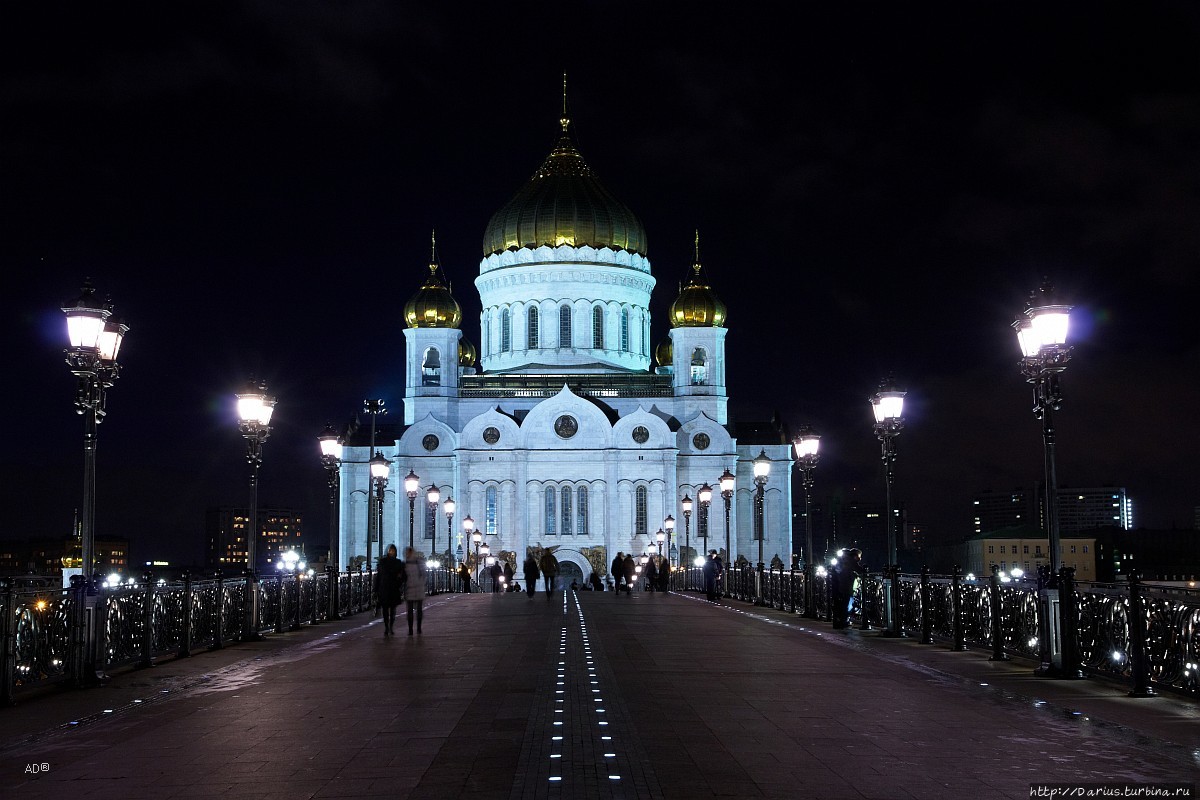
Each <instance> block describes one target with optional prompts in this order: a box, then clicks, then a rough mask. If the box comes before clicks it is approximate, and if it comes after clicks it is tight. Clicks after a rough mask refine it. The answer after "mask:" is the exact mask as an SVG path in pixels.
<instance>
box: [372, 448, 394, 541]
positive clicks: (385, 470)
mask: <svg viewBox="0 0 1200 800" xmlns="http://www.w3.org/2000/svg"><path fill="white" fill-rule="evenodd" d="M370 465H371V485H372V486H373V487H375V492H374V494H373V495H372V496H371V502H372V503H373V504H374V507H373V509H372V512H371V523H372V527H373V528H374V529H375V540H376V541H377V542H378V545H377V547H378V554H377V555H376V556H375V558H376V563H378V562H379V561H382V560H383V501H384V497H385V495H384V492H383V490H384V489H386V488H387V485H388V475H389V474H390V473H391V468H392V462H391V461H388V460H387V458H386V457H385V456H384V455H383V453H376V454H375V455H374V456H372V457H371V461H370ZM370 556H371V545H370V535H369V534H368V542H367V558H368V560H369V559H370Z"/></svg>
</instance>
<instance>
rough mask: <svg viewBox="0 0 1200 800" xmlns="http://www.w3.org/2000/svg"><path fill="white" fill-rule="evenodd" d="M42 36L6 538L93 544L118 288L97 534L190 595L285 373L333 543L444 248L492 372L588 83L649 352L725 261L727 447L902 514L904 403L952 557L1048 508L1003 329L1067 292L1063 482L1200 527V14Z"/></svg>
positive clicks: (240, 24) (309, 482)
mask: <svg viewBox="0 0 1200 800" xmlns="http://www.w3.org/2000/svg"><path fill="white" fill-rule="evenodd" d="M25 5H26V6H32V7H24V8H21V9H20V11H19V12H16V11H14V10H13V9H8V10H6V12H5V20H4V22H3V24H2V25H0V29H2V31H3V32H2V33H0V45H2V46H0V64H2V65H3V66H2V68H0V203H2V206H0V259H2V261H0V275H2V276H3V277H2V278H0V281H2V283H0V286H3V292H2V294H0V297H2V298H3V301H4V305H5V307H6V313H4V314H3V319H4V327H3V332H4V342H5V343H6V345H7V348H6V350H7V352H8V354H9V355H8V359H7V369H6V370H5V372H6V375H7V378H6V380H5V382H4V383H5V386H6V388H5V389H4V391H3V395H2V397H3V399H2V400H0V402H2V403H3V410H4V415H3V419H4V420H5V423H6V428H7V430H8V434H7V436H6V437H5V440H6V441H5V447H4V448H3V451H2V455H0V493H2V494H0V498H2V499H3V515H2V517H0V520H2V521H0V537H3V538H15V539H23V538H28V537H34V536H47V535H66V534H68V533H69V532H70V530H71V522H72V518H73V514H74V511H75V509H76V508H77V506H78V505H79V503H80V499H81V496H82V421H81V419H80V417H78V416H77V415H76V414H75V412H74V409H73V405H72V401H73V396H74V378H73V377H72V376H71V375H70V373H69V371H68V369H67V367H66V365H65V364H64V363H63V356H62V349H63V347H64V344H65V324H64V322H63V315H62V312H61V311H60V307H61V306H62V305H63V304H64V302H66V301H68V300H71V299H73V298H74V297H75V296H76V295H77V294H78V290H79V287H80V285H81V283H82V281H83V279H84V277H87V276H90V277H91V278H92V279H93V281H94V283H95V285H96V286H97V288H98V290H99V292H100V293H101V294H108V295H111V297H112V299H113V301H114V303H115V304H116V306H117V313H118V314H119V315H120V316H122V317H123V318H124V319H125V321H126V322H127V323H128V324H129V326H130V329H131V330H130V333H129V335H128V337H127V339H126V342H125V347H124V349H123V351H122V356H121V364H122V370H123V371H122V376H121V378H120V380H119V381H118V383H117V385H116V386H115V388H114V389H113V390H112V391H111V392H110V394H109V414H108V418H107V420H106V421H105V422H104V424H103V425H102V426H101V429H100V449H99V466H98V468H99V487H98V499H97V523H96V533H97V535H101V536H103V535H127V536H129V537H130V538H131V539H132V540H133V542H134V551H133V557H134V559H135V560H138V561H141V560H146V559H150V558H152V557H153V558H161V557H166V558H170V559H172V560H175V561H180V560H182V561H195V562H198V561H199V560H200V559H201V558H202V555H203V544H204V542H203V526H204V511H205V509H206V508H207V507H210V506H219V505H242V504H245V503H246V502H247V498H248V489H247V483H246V476H247V469H246V467H245V462H244V443H243V441H242V439H241V437H240V435H239V434H238V432H237V428H236V423H235V413H234V406H233V392H234V391H236V390H237V389H239V388H240V387H241V386H242V385H243V384H244V382H245V380H246V379H247V378H248V377H249V376H250V375H256V376H261V377H262V378H264V379H265V380H266V381H267V384H268V386H269V388H270V390H271V391H272V393H274V394H275V395H276V396H277V397H278V406H277V408H276V414H275V425H274V433H273V435H272V437H271V439H270V440H269V441H268V442H267V444H266V446H265V451H264V453H265V455H264V458H265V461H264V466H263V470H262V474H261V481H260V503H261V504H262V505H263V506H269V505H278V506H289V507H296V508H299V509H301V510H304V511H305V512H306V513H307V514H308V517H307V527H308V529H309V536H310V538H311V540H313V541H317V542H321V541H322V539H323V536H324V532H325V531H326V530H327V516H326V514H327V494H326V488H325V478H324V472H323V470H322V469H321V467H320V464H319V462H318V458H317V447H316V440H315V437H316V435H317V434H319V433H320V432H321V431H322V429H323V428H324V426H325V424H326V423H327V422H333V423H335V424H341V423H344V422H345V421H346V420H347V419H349V418H350V417H351V416H352V415H353V414H354V413H355V411H356V410H357V409H358V408H359V407H360V406H361V402H362V400H363V398H365V397H369V396H371V397H375V396H377V397H382V398H384V399H386V400H387V401H388V404H389V406H390V408H391V409H392V413H391V414H390V415H389V417H388V418H387V419H388V420H389V421H392V422H397V421H399V420H400V419H401V406H402V404H401V398H402V395H403V356H404V353H403V336H402V333H401V330H402V327H403V322H402V319H401V312H402V309H403V305H404V302H405V301H406V300H407V299H408V297H409V296H410V295H411V294H412V293H413V292H414V291H415V290H416V288H417V286H418V285H419V282H420V281H421V279H422V277H423V275H424V274H425V272H426V264H427V262H428V257H429V235H430V231H431V229H434V228H436V229H437V236H438V249H439V255H440V259H441V262H442V265H443V267H444V269H445V271H446V274H447V275H448V277H449V278H450V279H451V280H452V281H453V282H454V293H455V296H456V298H457V299H458V301H459V302H460V304H461V305H462V306H463V311H464V324H463V329H464V331H465V332H466V334H467V336H468V337H469V338H470V339H471V340H472V341H473V342H475V344H476V345H478V343H479V298H478V295H477V294H476V292H475V289H474V285H473V283H472V281H473V279H474V277H475V276H476V275H477V274H478V264H479V260H480V257H481V240H482V236H483V231H484V228H485V226H486V225H487V222H488V219H489V218H490V216H491V214H492V213H493V212H494V211H496V210H497V209H498V208H499V207H500V206H501V205H502V204H503V203H504V202H505V201H506V200H507V199H508V198H509V197H511V196H512V194H513V193H515V192H516V190H517V189H518V188H519V187H520V186H521V185H522V184H523V183H524V182H525V181H526V180H527V179H528V177H529V176H530V175H531V174H532V173H533V171H534V169H535V168H536V167H537V166H538V165H539V164H540V163H541V161H542V159H543V158H544V157H545V155H546V154H547V153H548V152H549V149H550V147H551V146H552V144H553V142H554V140H555V138H556V133H557V119H558V116H559V109H560V103H561V81H562V77H561V76H562V73H563V72H564V71H565V72H567V73H568V83H569V111H570V116H571V117H572V119H573V131H574V132H575V135H576V141H577V142H578V145H579V148H580V150H581V152H582V153H583V156H584V158H585V159H586V160H587V161H588V163H589V164H590V165H591V167H592V168H593V170H594V171H595V172H596V173H597V175H598V176H599V177H600V179H601V181H602V182H603V183H604V184H605V185H606V186H607V187H608V188H609V190H611V191H612V193H613V194H614V195H616V196H617V197H618V198H620V199H621V200H622V201H623V202H624V203H626V204H627V205H628V206H629V207H630V208H631V209H632V210H633V211H634V212H635V213H636V214H637V215H638V216H639V217H640V218H641V220H642V222H643V224H644V226H645V228H646V230H647V233H648V238H649V253H648V255H649V258H650V261H651V264H652V268H653V272H654V275H655V276H656V278H657V280H658V288H657V289H656V291H655V294H654V299H653V304H652V313H653V314H654V321H653V338H654V340H655V341H658V340H660V339H661V338H663V337H664V336H665V334H666V331H667V322H666V311H667V308H668V306H669V304H670V302H671V301H672V300H673V299H674V296H675V293H676V287H677V284H678V281H679V280H680V279H682V278H684V277H685V276H686V274H687V271H688V269H689V266H690V264H691V262H692V260H693V259H692V241H693V231H694V230H695V229H697V228H698V229H699V231H700V239H701V260H702V261H703V263H704V266H705V270H706V273H707V275H708V277H709V278H710V280H711V282H712V285H713V287H714V289H715V290H716V291H717V292H718V294H719V295H720V296H721V298H722V299H723V300H724V301H725V302H726V304H727V305H728V308H729V319H728V327H729V337H728V340H727V347H728V354H729V360H730V369H729V392H730V395H731V397H732V398H733V400H732V402H731V414H732V416H734V417H735V418H743V419H761V418H767V417H769V416H770V415H771V414H772V413H773V412H774V411H778V412H779V413H780V414H781V415H782V416H783V418H784V419H785V420H786V421H787V422H788V423H789V424H790V425H792V426H793V427H796V426H798V425H800V424H801V423H804V422H810V423H811V424H812V425H813V426H814V427H816V428H817V429H818V431H819V432H820V433H822V434H823V436H824V438H823V441H822V446H823V456H822V460H821V463H820V465H819V467H818V471H817V474H816V478H817V485H816V489H815V491H816V493H817V495H818V497H823V496H825V495H827V494H832V493H837V494H841V495H843V496H857V497H861V498H863V499H865V500H882V495H883V479H882V468H881V466H880V463H879V460H878V453H879V445H878V442H877V441H876V439H875V438H874V435H873V433H872V429H871V420H872V418H871V413H870V408H869V406H868V403H867V398H868V396H869V395H870V394H871V393H872V392H873V391H874V390H875V388H876V386H877V385H878V383H879V381H880V379H881V378H882V377H884V376H885V375H886V374H888V373H889V372H891V373H894V374H895V376H896V379H897V382H898V383H899V384H901V386H902V387H903V388H906V389H908V390H909V401H910V402H909V404H908V406H907V414H906V417H907V425H906V428H905V430H904V432H903V433H902V434H901V436H900V438H899V440H898V447H899V459H898V461H897V465H896V468H897V479H896V494H897V496H898V498H899V499H901V500H903V501H904V502H906V503H907V505H908V508H909V514H910V518H911V519H912V520H914V521H917V522H921V523H923V524H925V525H926V527H927V529H928V530H929V532H930V535H931V538H933V539H935V540H937V539H953V538H956V537H958V536H961V535H963V534H966V533H968V532H969V527H968V524H969V519H970V499H971V497H972V496H973V495H974V494H975V493H977V492H979V491H980V490H983V489H988V488H991V489H997V490H1002V489H1010V488H1013V487H1016V486H1025V487H1032V485H1033V483H1034V482H1035V481H1036V480H1038V479H1040V478H1041V475H1042V445H1041V433H1040V423H1039V422H1038V421H1037V420H1036V419H1035V418H1034V416H1033V414H1032V413H1031V400H1030V394H1029V387H1028V386H1027V385H1026V384H1025V383H1024V381H1023V378H1022V377H1021V376H1020V374H1019V371H1018V369H1017V360H1018V356H1019V353H1018V350H1017V346H1016V340H1015V336H1014V335H1013V332H1012V330H1011V328H1010V327H1009V326H1010V324H1011V322H1012V319H1013V318H1014V316H1015V315H1016V314H1017V313H1018V312H1019V311H1020V310H1021V308H1022V305H1023V302H1024V300H1025V298H1026V297H1027V295H1028V293H1029V292H1030V290H1032V289H1034V288H1036V287H1037V286H1038V285H1039V283H1040V282H1041V280H1042V277H1043V276H1048V277H1050V279H1051V280H1052V281H1053V282H1054V283H1055V284H1056V285H1057V286H1058V288H1059V291H1060V293H1061V295H1062V296H1063V297H1064V298H1065V299H1066V300H1067V301H1068V302H1071V303H1073V304H1074V305H1075V306H1076V310H1075V312H1074V313H1073V315H1072V323H1073V326H1074V327H1073V343H1074V344H1075V347H1076V349H1075V355H1074V359H1073V360H1072V362H1071V364H1070V366H1069V367H1068V369H1067V372H1066V373H1065V374H1064V376H1063V379H1062V385H1063V392H1064V406H1063V410H1062V412H1061V413H1060V414H1059V415H1058V423H1059V424H1058V453H1059V463H1058V471H1059V482H1060V485H1062V486H1095V485H1103V484H1114V485H1122V486H1125V487H1127V488H1128V490H1129V492H1130V495H1131V496H1132V497H1133V498H1134V501H1135V503H1136V508H1135V513H1136V515H1137V519H1136V521H1137V523H1138V524H1139V525H1144V526H1147V527H1171V526H1172V525H1175V526H1179V527H1190V525H1191V520H1192V508H1193V506H1195V505H1200V486H1198V483H1200V481H1198V479H1197V477H1196V476H1197V471H1196V468H1195V450H1196V444H1197V434H1196V426H1195V409H1197V408H1200V369H1198V367H1200V346H1198V345H1200V336H1198V335H1197V332H1196V331H1197V326H1196V323H1195V312H1194V310H1193V306H1194V305H1195V304H1196V301H1197V298H1200V291H1198V290H1200V286H1198V284H1200V280H1198V277H1197V275H1198V270H1197V253H1198V252H1200V48H1198V47H1197V45H1196V43H1197V41H1200V10H1198V9H1197V7H1195V6H1194V5H1189V4H1184V3H1178V4H1150V3H1140V4H1136V5H1135V6H1128V7H1121V6H1119V5H1117V4H1090V5H1088V6H1079V7H1078V9H1077V10H1072V9H1063V8H1053V7H1050V5H1051V4H1037V5H1034V4H1028V5H1024V4H980V3H966V4H964V3H956V4H952V5H949V4H948V5H944V6H943V5H931V4H907V3H905V4H900V3H854V4H847V3H839V4H821V5H819V6H818V5H812V6H807V5H799V4H779V5H773V4H750V5H745V6H740V7H735V6H722V9H723V13H721V14H720V15H714V16H703V14H705V13H708V12H697V11H696V7H695V6H694V5H686V6H678V5H677V4H671V5H672V6H673V7H675V8H677V9H678V13H683V12H684V11H685V10H686V14H687V15H686V16H677V15H676V14H675V13H671V12H668V11H667V10H665V9H649V8H647V6H648V5H649V4H642V3H621V2H616V3H599V2H585V3H574V4H560V5H559V6H550V5H545V4H542V5H536V6H526V5H523V4H494V5H491V6H489V7H488V9H487V10H486V11H482V12H481V11H479V10H478V9H477V8H474V7H466V6H464V7H455V6H454V5H453V4H413V3H399V2H385V1H384V0H380V1H379V2H366V3H320V2H315V1H314V0H308V1H307V2H305V1H300V0H297V1H291V2H287V3H282V2H281V3H270V2H251V3H238V4H196V5H187V4H182V3H178V4H177V3H158V4H149V5H147V6H146V7H144V8H139V9H133V8H132V7H131V6H125V5H124V4H120V5H119V6H114V5H112V4H75V5H76V7H74V8H71V7H69V5H66V4H52V3H37V4H25ZM664 5H666V4H664ZM825 6H830V7H829V8H827V7H825ZM834 6H836V8H833V7H834ZM748 14H750V15H751V16H747V15H748ZM716 477H717V476H715V475H714V476H713V478H714V480H715V478H716ZM780 477H781V476H775V479H779V478H780ZM875 561H876V562H879V561H880V559H879V558H878V557H877V558H875Z"/></svg>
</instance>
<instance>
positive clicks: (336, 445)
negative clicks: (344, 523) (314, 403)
mask: <svg viewBox="0 0 1200 800" xmlns="http://www.w3.org/2000/svg"><path fill="white" fill-rule="evenodd" d="M317 441H318V442H320V444H321V466H323V467H325V472H326V474H327V476H328V479H329V562H328V567H329V569H328V573H329V618H330V619H337V618H338V600H337V590H338V572H340V570H341V567H340V564H341V561H340V558H341V556H340V555H339V552H340V550H339V547H340V545H341V536H340V532H339V530H338V504H337V500H338V489H339V487H340V483H341V466H342V450H343V442H342V437H341V436H340V435H339V434H338V432H337V431H335V430H334V429H333V426H332V425H326V426H325V431H324V432H323V433H322V434H321V435H320V436H318V437H317Z"/></svg>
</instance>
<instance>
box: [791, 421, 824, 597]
mask: <svg viewBox="0 0 1200 800" xmlns="http://www.w3.org/2000/svg"><path fill="white" fill-rule="evenodd" d="M792 446H793V447H794V448H795V450H796V466H797V467H799V468H800V476H801V480H802V482H803V484H804V616H806V617H808V618H809V619H816V618H817V609H816V602H815V597H814V595H813V582H814V581H815V580H816V565H817V556H816V552H815V551H814V550H813V526H812V486H813V470H814V469H816V466H817V459H818V458H819V456H818V454H817V451H818V450H819V449H820V447H821V437H820V436H818V435H817V434H815V433H813V432H812V429H811V428H809V427H808V426H807V425H806V426H804V427H803V428H802V429H801V430H800V435H799V436H797V437H796V439H795V441H793V442H792Z"/></svg>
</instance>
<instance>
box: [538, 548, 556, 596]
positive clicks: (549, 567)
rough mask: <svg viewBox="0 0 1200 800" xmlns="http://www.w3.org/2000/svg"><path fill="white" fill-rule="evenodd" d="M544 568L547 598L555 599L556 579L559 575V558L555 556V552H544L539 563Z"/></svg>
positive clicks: (543, 575)
mask: <svg viewBox="0 0 1200 800" xmlns="http://www.w3.org/2000/svg"><path fill="white" fill-rule="evenodd" d="M538 566H539V567H541V570H542V577H543V578H545V579H546V599H547V600H552V599H554V579H555V578H557V577H558V559H557V558H555V557H554V553H552V552H550V551H549V550H546V551H545V552H543V553H542V560H541V562H540V563H539V564H538Z"/></svg>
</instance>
